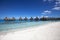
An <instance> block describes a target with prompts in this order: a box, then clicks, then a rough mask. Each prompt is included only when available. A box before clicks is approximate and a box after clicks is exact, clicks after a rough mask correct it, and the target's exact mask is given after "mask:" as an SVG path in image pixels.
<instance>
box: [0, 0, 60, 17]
mask: <svg viewBox="0 0 60 40" xmlns="http://www.w3.org/2000/svg"><path fill="white" fill-rule="evenodd" d="M31 16H32V17H36V16H39V17H42V16H46V17H60V0H0V18H4V17H15V18H18V17H31Z"/></svg>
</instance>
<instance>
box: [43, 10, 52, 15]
mask: <svg viewBox="0 0 60 40" xmlns="http://www.w3.org/2000/svg"><path fill="white" fill-rule="evenodd" d="M42 14H51V11H49V10H45V11H44V12H43V13H42Z"/></svg>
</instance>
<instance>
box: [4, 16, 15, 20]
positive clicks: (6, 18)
mask: <svg viewBox="0 0 60 40" xmlns="http://www.w3.org/2000/svg"><path fill="white" fill-rule="evenodd" d="M4 20H5V21H14V20H16V19H15V18H14V17H12V18H8V17H5V18H4Z"/></svg>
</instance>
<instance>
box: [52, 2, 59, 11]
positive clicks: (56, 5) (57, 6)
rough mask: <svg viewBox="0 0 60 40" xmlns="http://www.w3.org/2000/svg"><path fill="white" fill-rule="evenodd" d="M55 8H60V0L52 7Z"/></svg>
mask: <svg viewBox="0 0 60 40" xmlns="http://www.w3.org/2000/svg"><path fill="white" fill-rule="evenodd" d="M52 9H53V10H60V1H56V2H55V6H54V8H52Z"/></svg>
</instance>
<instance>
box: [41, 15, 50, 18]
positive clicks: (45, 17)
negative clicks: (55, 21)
mask: <svg viewBox="0 0 60 40" xmlns="http://www.w3.org/2000/svg"><path fill="white" fill-rule="evenodd" d="M42 17H45V18H48V17H49V16H43V15H41V16H40V18H42Z"/></svg>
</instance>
